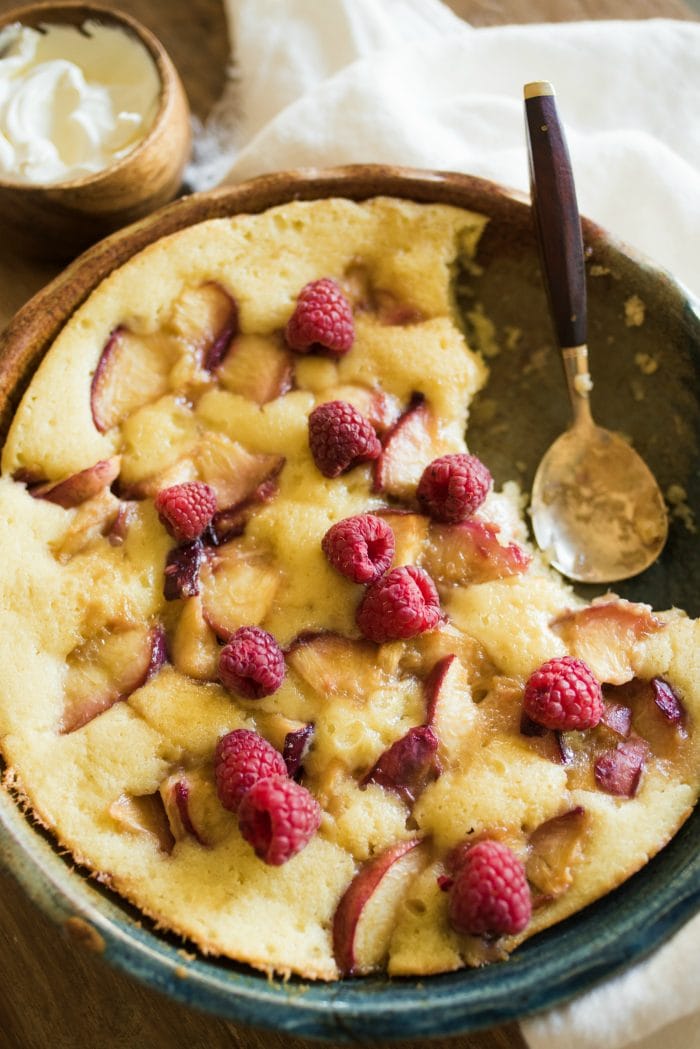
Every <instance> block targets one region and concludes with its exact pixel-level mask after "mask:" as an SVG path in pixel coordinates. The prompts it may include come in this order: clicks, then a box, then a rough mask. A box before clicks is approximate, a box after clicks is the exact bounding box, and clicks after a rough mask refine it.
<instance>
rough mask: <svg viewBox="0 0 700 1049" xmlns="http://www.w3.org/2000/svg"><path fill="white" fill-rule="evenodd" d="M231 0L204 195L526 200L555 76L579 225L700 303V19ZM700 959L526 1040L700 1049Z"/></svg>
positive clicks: (658, 959) (610, 985)
mask: <svg viewBox="0 0 700 1049" xmlns="http://www.w3.org/2000/svg"><path fill="white" fill-rule="evenodd" d="M226 4H227V10H228V15H229V26H230V33H231V45H232V56H233V61H232V75H231V78H230V82H229V85H228V87H227V90H226V92H225V94H224V97H223V98H222V99H221V101H220V103H219V105H218V106H217V107H216V110H215V112H214V114H213V115H212V118H211V120H210V121H209V122H208V124H207V126H206V128H200V129H199V130H198V134H197V138H196V146H195V155H194V159H193V162H192V164H191V165H190V168H189V171H188V181H189V184H190V185H191V186H192V187H193V188H196V189H204V188H208V187H210V186H212V185H215V184H217V183H219V182H221V181H226V182H238V181H241V180H242V179H246V178H250V177H252V176H254V175H259V174H263V173H264V172H269V171H275V170H279V169H284V168H291V167H298V166H312V167H317V166H318V167H323V166H328V165H334V164H346V163H362V162H368V161H372V162H385V163H395V164H408V165H414V166H416V167H427V168H443V169H451V170H454V171H463V172H466V173H469V174H475V175H482V176H484V177H487V178H492V179H495V180H497V181H499V182H501V183H504V184H505V185H509V186H512V187H514V188H516V189H522V190H527V188H528V174H527V154H526V147H525V140H524V123H523V104H522V87H523V84H524V83H526V82H528V81H532V80H549V81H551V82H552V83H553V84H554V86H555V89H556V91H557V97H558V103H559V110H560V113H561V116H562V118H563V120H564V122H565V125H566V129H567V137H568V142H569V149H570V152H571V156H572V161H573V166H574V170H575V173H576V183H577V189H578V198H579V206H580V209H581V212H582V213H583V214H585V215H588V216H589V217H590V218H592V219H594V220H595V221H596V222H598V223H600V225H602V226H605V227H606V228H608V229H609V230H611V231H612V232H614V233H615V234H617V236H619V237H621V238H622V239H623V240H626V241H627V242H628V243H629V244H631V245H633V246H635V247H637V248H638V249H640V250H642V251H644V252H645V253H646V254H647V255H649V256H650V257H651V258H652V259H654V260H655V261H656V262H657V263H659V264H661V265H663V266H665V267H666V268H667V269H669V270H670V271H671V272H672V273H673V274H674V275H675V276H676V277H677V278H679V279H680V280H682V281H684V282H685V283H686V284H687V285H688V286H689V287H691V288H692V289H693V290H694V291H695V292H696V293H698V294H700V251H699V250H698V245H699V244H700V61H699V57H700V24H693V23H685V22H674V21H665V20H659V19H654V20H649V21H646V22H582V23H569V24H558V25H527V26H504V27H497V28H489V29H474V28H472V27H470V26H468V25H467V24H466V23H464V22H462V21H461V20H460V19H458V18H457V17H456V16H455V15H453V14H452V13H451V12H450V11H449V10H448V9H447V8H446V7H444V6H443V4H441V3H440V2H439V0H382V2H377V0H322V2H320V0H226ZM699 961H700V917H699V918H696V919H695V920H694V921H692V922H690V923H689V924H688V925H687V926H686V927H685V928H684V929H683V930H682V931H681V932H680V933H678V934H677V935H676V937H674V938H673V939H672V940H671V941H669V943H668V944H666V945H665V946H664V947H663V948H662V949H661V950H659V951H658V952H657V953H656V954H655V955H654V956H653V957H652V958H650V959H648V960H647V961H645V962H643V963H641V964H640V965H637V966H636V967H635V968H633V969H631V970H630V971H628V972H627V973H625V974H623V975H622V976H620V977H618V978H616V979H613V980H610V981H608V982H607V983H605V984H604V985H602V986H601V987H599V988H597V989H594V990H593V991H591V992H589V993H588V994H586V995H583V996H582V997H579V998H577V999H575V1000H574V1001H573V1002H572V1003H570V1004H569V1005H567V1006H565V1007H563V1008H560V1009H556V1010H553V1011H552V1012H550V1013H547V1014H545V1015H543V1016H540V1017H536V1018H534V1019H532V1020H529V1021H527V1022H524V1023H523V1025H522V1029H523V1033H524V1035H525V1037H526V1039H527V1040H528V1042H529V1043H530V1046H531V1047H532V1049H544V1047H545V1046H546V1047H547V1049H621V1047H622V1046H625V1047H627V1049H661V1047H662V1046H663V1049H700V979H699V978H698V976H697V974H698V968H699V966H698V962H699ZM681 1018H684V1019H681ZM666 1025H670V1026H666ZM662 1027H663V1030H661V1028H662ZM654 1032H656V1033H654ZM634 1039H637V1041H634ZM639 1039H643V1040H642V1041H639ZM631 1040H632V1041H631Z"/></svg>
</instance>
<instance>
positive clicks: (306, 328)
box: [284, 277, 355, 356]
mask: <svg viewBox="0 0 700 1049" xmlns="http://www.w3.org/2000/svg"><path fill="white" fill-rule="evenodd" d="M284 335H285V338H286V340H287V344H288V345H289V346H290V347H291V349H293V350H296V351H297V352H298V353H306V352H308V350H310V349H312V348H313V347H322V348H323V349H325V350H330V352H331V353H333V354H335V355H336V356H341V355H342V354H343V353H347V352H348V350H349V349H350V348H351V347H352V344H353V342H354V340H355V325H354V323H353V319H352V307H351V306H350V303H349V302H348V300H347V299H346V298H345V296H344V295H343V293H342V291H341V290H340V288H339V287H338V285H337V284H336V282H335V281H334V280H331V279H330V277H324V279H323V280H314V281H312V282H311V283H310V284H307V285H306V286H305V287H303V288H302V289H301V291H300V292H299V297H298V298H297V304H296V307H295V308H294V313H293V314H292V316H291V317H290V318H289V322H288V323H287V327H286V328H285V332H284Z"/></svg>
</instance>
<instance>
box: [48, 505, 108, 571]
mask: <svg viewBox="0 0 700 1049" xmlns="http://www.w3.org/2000/svg"><path fill="white" fill-rule="evenodd" d="M120 505H121V504H120V503H119V500H118V499H117V498H116V496H114V495H112V493H111V491H110V490H109V488H103V489H102V491H101V492H100V493H99V494H98V495H95V496H93V498H92V499H88V500H87V501H86V502H84V503H81V504H80V506H79V507H77V509H76V511H75V514H74V515H73V519H72V521H71V522H70V524H69V525H68V528H67V529H66V530H65V532H64V533H63V535H62V536H61V538H60V539H57V540H56V541H54V542H52V543H51V549H52V550H53V552H54V554H55V555H56V558H57V559H58V560H59V561H60V562H62V563H65V562H67V561H70V559H71V558H72V557H75V555H76V554H79V553H80V551H81V550H84V549H85V547H86V546H88V545H89V544H90V543H91V542H93V540H95V539H98V538H99V537H100V536H104V535H106V536H107V537H108V538H109V537H110V536H111V534H112V531H113V529H114V526H115V523H116V520H117V518H118V516H119V512H120ZM110 542H111V539H110Z"/></svg>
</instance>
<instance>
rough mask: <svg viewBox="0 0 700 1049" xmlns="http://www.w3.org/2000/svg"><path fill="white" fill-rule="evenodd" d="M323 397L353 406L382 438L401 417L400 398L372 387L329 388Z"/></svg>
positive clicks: (344, 386)
mask: <svg viewBox="0 0 700 1049" xmlns="http://www.w3.org/2000/svg"><path fill="white" fill-rule="evenodd" d="M323 395H324V397H326V398H328V400H329V401H347V402H348V404H352V405H353V407H354V408H357V410H358V412H361V413H362V415H364V417H365V419H369V421H370V422H371V423H372V426H373V427H374V429H375V430H376V431H377V433H378V435H379V436H380V437H381V436H382V435H383V434H385V433H386V432H387V431H388V430H389V429H390V428H391V427H392V426H393V425H394V423H395V422H396V421H397V419H398V418H399V416H400V415H401V402H400V401H399V399H398V397H394V395H393V394H391V393H385V392H384V390H377V389H373V388H372V387H371V386H361V385H358V384H355V383H345V384H343V385H341V386H329V387H327V388H326V389H324V391H323Z"/></svg>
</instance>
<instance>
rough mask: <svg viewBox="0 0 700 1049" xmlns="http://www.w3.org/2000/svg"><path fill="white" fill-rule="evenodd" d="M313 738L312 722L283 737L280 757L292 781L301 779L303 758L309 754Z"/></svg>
mask: <svg viewBox="0 0 700 1049" xmlns="http://www.w3.org/2000/svg"><path fill="white" fill-rule="evenodd" d="M313 738H314V724H313V722H309V723H308V724H307V725H304V726H303V727H302V728H297V729H294V730H293V731H292V732H288V733H287V735H286V736H285V737H284V748H283V750H282V757H283V758H284V763H285V765H286V766H287V772H288V774H289V775H290V776H291V777H292V779H301V776H302V775H303V772H304V758H305V757H306V755H307V754H308V753H309V747H310V746H311V741H312V740H313Z"/></svg>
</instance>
